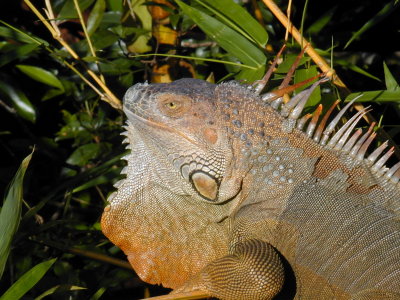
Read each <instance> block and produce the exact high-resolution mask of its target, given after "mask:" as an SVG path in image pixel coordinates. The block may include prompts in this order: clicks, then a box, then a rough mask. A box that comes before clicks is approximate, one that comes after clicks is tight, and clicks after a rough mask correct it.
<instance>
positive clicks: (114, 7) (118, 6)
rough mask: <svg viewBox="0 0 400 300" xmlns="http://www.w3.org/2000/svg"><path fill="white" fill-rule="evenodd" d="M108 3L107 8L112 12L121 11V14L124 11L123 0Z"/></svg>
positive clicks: (108, 0)
mask: <svg viewBox="0 0 400 300" xmlns="http://www.w3.org/2000/svg"><path fill="white" fill-rule="evenodd" d="M106 1H107V7H108V8H109V9H110V10H111V11H119V12H122V11H123V7H124V6H123V4H122V1H123V0H106Z"/></svg>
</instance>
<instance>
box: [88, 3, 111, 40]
mask: <svg viewBox="0 0 400 300" xmlns="http://www.w3.org/2000/svg"><path fill="white" fill-rule="evenodd" d="M105 10H106V2H105V0H97V1H96V4H95V5H94V7H93V9H92V11H91V12H90V15H89V18H88V21H87V31H88V33H89V35H92V34H93V33H94V32H95V31H96V29H97V27H99V25H100V23H101V20H102V19H103V15H104V11H105Z"/></svg>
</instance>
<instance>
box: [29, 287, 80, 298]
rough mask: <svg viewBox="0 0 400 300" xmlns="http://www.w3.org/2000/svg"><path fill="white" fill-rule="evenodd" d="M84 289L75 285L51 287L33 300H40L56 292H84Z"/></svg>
mask: <svg viewBox="0 0 400 300" xmlns="http://www.w3.org/2000/svg"><path fill="white" fill-rule="evenodd" d="M85 289H86V288H84V287H80V286H75V285H56V286H54V287H52V288H51V289H48V290H47V291H45V292H44V293H42V294H41V295H40V296H38V297H36V298H35V300H42V299H43V298H44V297H46V296H48V295H51V294H54V293H55V292H57V291H58V290H63V291H79V290H85Z"/></svg>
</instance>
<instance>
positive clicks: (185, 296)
mask: <svg viewBox="0 0 400 300" xmlns="http://www.w3.org/2000/svg"><path fill="white" fill-rule="evenodd" d="M205 298H210V295H209V294H207V293H206V292H204V291H192V292H182V293H172V294H168V295H163V296H156V297H150V298H146V300H195V299H205Z"/></svg>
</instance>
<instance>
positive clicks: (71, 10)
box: [57, 0, 94, 20]
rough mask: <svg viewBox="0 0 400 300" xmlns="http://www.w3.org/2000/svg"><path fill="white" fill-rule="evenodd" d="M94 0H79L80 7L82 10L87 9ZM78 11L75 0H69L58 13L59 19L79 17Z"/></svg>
mask: <svg viewBox="0 0 400 300" xmlns="http://www.w3.org/2000/svg"><path fill="white" fill-rule="evenodd" d="M93 2H94V0H79V1H78V3H79V8H80V9H81V11H84V10H85V9H87V8H88V7H89V6H90V5H92V3H93ZM77 18H78V13H77V11H76V9H75V4H74V1H73V0H67V1H66V2H65V4H64V6H63V7H62V8H61V11H60V14H59V15H58V18H57V19H58V20H65V19H77Z"/></svg>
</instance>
